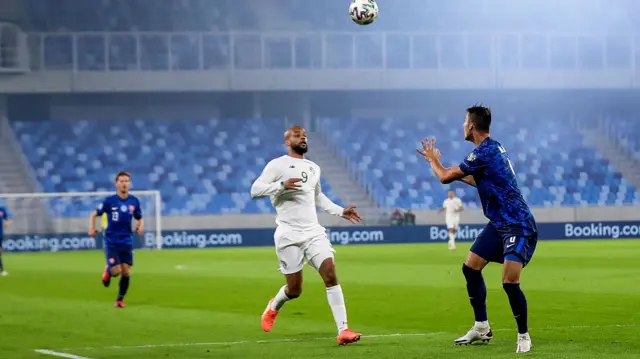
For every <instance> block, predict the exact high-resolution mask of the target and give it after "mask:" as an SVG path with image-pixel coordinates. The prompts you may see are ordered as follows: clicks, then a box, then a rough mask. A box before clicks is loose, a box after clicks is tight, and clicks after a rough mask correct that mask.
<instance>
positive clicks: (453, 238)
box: [449, 233, 456, 244]
mask: <svg viewBox="0 0 640 359" xmlns="http://www.w3.org/2000/svg"><path fill="white" fill-rule="evenodd" d="M455 241H456V235H455V234H453V233H449V243H451V244H453V243H454V242H455Z"/></svg>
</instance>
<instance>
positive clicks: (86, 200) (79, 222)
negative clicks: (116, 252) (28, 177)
mask: <svg viewBox="0 0 640 359" xmlns="http://www.w3.org/2000/svg"><path fill="white" fill-rule="evenodd" d="M114 194H115V191H105V192H59V193H12V194H1V195H0V203H3V204H4V205H5V206H6V207H7V208H8V209H9V213H10V214H11V216H10V217H11V218H10V220H11V226H10V228H9V230H8V231H7V232H8V233H7V235H5V239H4V244H3V247H4V248H5V250H8V251H53V252H56V251H59V250H84V249H96V248H102V246H101V243H100V241H101V240H102V237H101V236H97V237H96V238H90V237H89V236H88V231H89V216H91V213H92V212H94V211H95V210H96V208H97V206H98V204H100V203H102V202H103V201H104V199H105V197H108V196H113V195H114ZM129 194H131V195H134V196H136V197H137V198H138V199H139V200H140V206H141V209H142V214H143V217H144V228H143V230H144V232H145V236H144V238H136V242H137V243H138V244H139V246H140V247H143V248H161V247H162V237H161V236H162V230H161V228H162V215H161V206H162V201H161V194H160V191H129ZM97 222H98V223H97V228H98V231H100V232H102V231H104V228H102V227H103V226H104V225H106V218H105V220H104V221H103V220H102V218H98V221H97Z"/></svg>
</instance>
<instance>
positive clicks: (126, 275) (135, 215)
mask: <svg viewBox="0 0 640 359" xmlns="http://www.w3.org/2000/svg"><path fill="white" fill-rule="evenodd" d="M115 186H116V189H117V193H116V194H115V195H113V196H109V197H107V198H105V199H104V201H103V202H101V203H100V204H98V208H97V209H96V210H95V211H94V212H93V213H92V214H91V220H90V224H89V235H90V236H92V237H93V236H95V234H96V218H97V217H101V216H102V215H103V214H106V215H107V228H106V229H105V230H104V248H105V255H106V259H107V265H106V266H105V269H104V273H103V275H102V283H103V284H104V286H105V287H108V286H109V284H110V283H111V277H117V276H119V275H121V274H122V277H120V286H119V290H118V297H117V299H116V303H115V306H116V307H117V308H124V296H125V295H126V294H127V290H128V289H129V282H130V280H131V266H133V232H132V230H131V227H132V222H133V219H136V220H137V223H136V232H137V233H138V235H140V236H142V227H143V220H142V210H141V208H140V201H139V200H138V198H136V197H135V196H133V195H131V194H129V187H130V186H131V175H130V174H129V173H127V172H120V173H118V174H117V175H116V179H115Z"/></svg>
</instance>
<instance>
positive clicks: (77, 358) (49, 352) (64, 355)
mask: <svg viewBox="0 0 640 359" xmlns="http://www.w3.org/2000/svg"><path fill="white" fill-rule="evenodd" d="M35 352H36V353H40V354H44V355H51V356H54V357H60V358H68V359H91V358H87V357H81V356H77V355H73V354H68V353H59V352H54V351H53V350H46V349H36V350H35Z"/></svg>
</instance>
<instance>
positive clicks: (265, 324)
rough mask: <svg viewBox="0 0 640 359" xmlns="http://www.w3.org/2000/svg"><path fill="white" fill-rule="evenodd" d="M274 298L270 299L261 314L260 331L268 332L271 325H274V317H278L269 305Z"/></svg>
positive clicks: (271, 327)
mask: <svg viewBox="0 0 640 359" xmlns="http://www.w3.org/2000/svg"><path fill="white" fill-rule="evenodd" d="M273 301H274V298H271V300H270V301H269V304H267V308H266V309H265V310H264V312H263V313H262V330H264V331H265V332H270V331H271V329H273V325H274V324H275V323H276V317H278V312H276V311H275V310H272V309H271V303H273Z"/></svg>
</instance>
